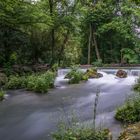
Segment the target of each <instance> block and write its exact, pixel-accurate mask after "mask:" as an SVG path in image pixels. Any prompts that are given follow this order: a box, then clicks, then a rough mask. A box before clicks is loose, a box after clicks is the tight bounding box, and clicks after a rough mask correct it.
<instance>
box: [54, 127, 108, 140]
mask: <svg viewBox="0 0 140 140" xmlns="http://www.w3.org/2000/svg"><path fill="white" fill-rule="evenodd" d="M108 133H109V131H108V130H102V131H94V130H93V129H89V128H83V129H75V130H73V129H68V130H66V131H60V132H58V133H56V134H54V135H53V138H54V140H107V139H108Z"/></svg>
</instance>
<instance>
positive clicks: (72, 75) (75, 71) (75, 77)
mask: <svg viewBox="0 0 140 140" xmlns="http://www.w3.org/2000/svg"><path fill="white" fill-rule="evenodd" d="M65 78H68V79H69V83H70V84H78V83H80V82H81V81H87V80H88V77H87V76H86V75H84V72H82V71H80V70H79V66H73V67H71V70H70V72H68V74H67V75H66V76H65Z"/></svg>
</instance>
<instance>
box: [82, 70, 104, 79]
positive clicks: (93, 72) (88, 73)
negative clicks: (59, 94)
mask: <svg viewBox="0 0 140 140" xmlns="http://www.w3.org/2000/svg"><path fill="white" fill-rule="evenodd" d="M85 76H87V77H88V78H101V77H103V74H101V73H98V72H97V69H95V68H89V69H87V71H86V72H85Z"/></svg>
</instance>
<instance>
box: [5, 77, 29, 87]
mask: <svg viewBox="0 0 140 140" xmlns="http://www.w3.org/2000/svg"><path fill="white" fill-rule="evenodd" d="M26 84H27V77H25V76H19V75H12V76H10V77H9V80H8V82H7V84H6V88H8V89H20V88H25V87H26Z"/></svg>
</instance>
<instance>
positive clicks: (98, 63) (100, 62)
mask: <svg viewBox="0 0 140 140" xmlns="http://www.w3.org/2000/svg"><path fill="white" fill-rule="evenodd" d="M92 64H93V66H94V67H102V66H103V63H102V60H101V59H100V60H97V61H95V62H93V63H92Z"/></svg>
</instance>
